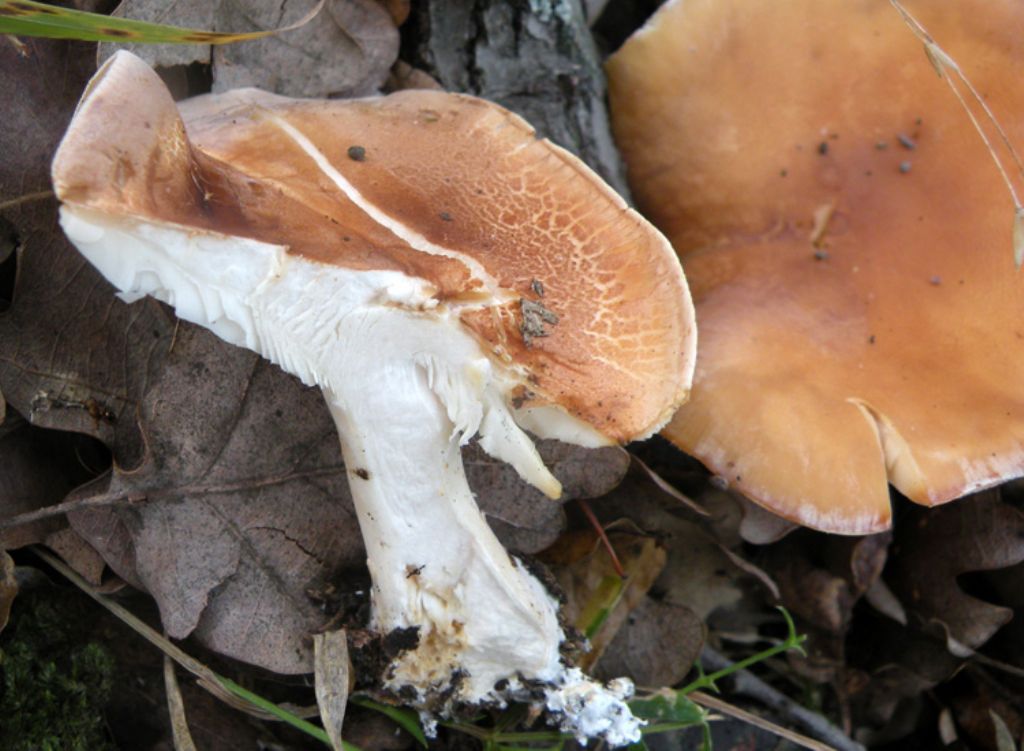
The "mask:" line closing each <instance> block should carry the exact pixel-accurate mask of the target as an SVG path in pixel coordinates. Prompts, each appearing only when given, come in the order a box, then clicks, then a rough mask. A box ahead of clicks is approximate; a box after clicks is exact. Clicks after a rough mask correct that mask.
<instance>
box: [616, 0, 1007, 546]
mask: <svg viewBox="0 0 1024 751" xmlns="http://www.w3.org/2000/svg"><path fill="white" fill-rule="evenodd" d="M906 5H907V6H908V8H909V9H910V11H911V12H913V13H914V14H915V15H916V16H917V17H918V18H919V19H920V20H921V21H922V22H923V24H924V26H925V27H926V28H927V29H928V30H929V31H930V32H931V34H932V36H934V37H935V39H936V41H937V42H938V43H939V44H940V45H941V46H942V47H943V48H944V49H945V50H946V51H947V52H949V53H950V54H951V55H952V57H953V58H954V59H956V60H957V61H958V62H959V64H960V66H961V68H962V69H963V70H964V71H965V73H966V74H967V75H968V76H969V77H970V78H971V80H972V81H973V83H974V84H975V86H976V87H977V88H978V89H979V90H980V91H981V92H982V93H983V95H984V96H986V98H987V101H988V102H989V104H990V106H991V107H992V109H993V110H994V112H995V114H996V116H997V117H998V118H999V119H1000V121H1001V123H1002V124H1003V125H1004V126H1005V127H1006V128H1007V130H1008V132H1009V136H1010V139H1011V141H1013V142H1015V143H1016V144H1017V145H1018V146H1020V145H1024V88H1022V87H1021V85H1020V82H1021V81H1022V80H1024V47H1022V45H1021V40H1022V39H1024V4H1021V3H1020V2H1018V1H1017V0H961V1H958V2H957V3H941V4H936V3H928V2H925V1H924V0H920V1H916V2H907V3H906ZM609 74H610V85H611V102H612V115H613V124H614V129H615V134H616V137H617V140H618V142H619V144H620V146H621V148H622V151H623V153H624V156H625V158H626V161H627V164H628V169H629V176H630V182H631V186H632V188H633V190H634V192H635V195H636V197H637V201H638V205H639V207H640V209H641V211H643V212H644V213H645V214H646V215H647V216H649V217H650V218H651V219H652V220H653V221H654V222H655V224H657V225H658V226H659V227H660V228H661V229H662V230H664V231H665V232H666V234H668V235H669V238H670V239H671V240H672V242H673V244H674V245H675V247H676V249H677V251H678V252H679V253H680V255H681V256H682V257H683V260H684V267H685V269H686V273H687V277H688V278H689V280H690V284H691V286H692V289H693V294H694V299H695V302H696V305H697V317H698V321H699V325H700V328H701V351H700V356H699V358H698V363H697V372H696V375H695V381H694V390H693V393H692V395H691V399H690V402H689V403H688V404H687V405H686V406H685V407H683V408H682V409H681V410H680V411H679V413H678V414H677V415H676V417H675V418H674V420H673V421H672V423H671V424H670V426H669V427H668V428H667V429H666V431H665V434H666V435H667V436H668V437H669V438H670V439H671V440H673V441H674V442H675V443H677V444H678V445H679V446H680V447H681V448H683V449H684V450H686V451H688V452H690V453H693V454H694V455H696V456H697V457H698V458H700V459H701V460H702V461H704V462H705V464H707V465H708V466H709V467H710V468H711V469H712V470H713V471H715V472H717V473H719V474H720V475H722V476H723V477H724V478H725V479H727V480H728V481H729V482H731V483H732V484H733V485H734V486H735V487H737V488H738V489H739V490H741V491H743V492H744V493H745V494H747V495H749V496H750V497H751V498H753V499H755V500H757V501H758V502H760V503H762V504H763V505H765V506H767V507H768V508H770V509H771V510H772V511H774V512H776V513H778V514H780V515H782V516H784V517H786V518H789V519H792V520H794V521H797V522H800V523H802V524H806V525H808V526H812V527H817V528H820V529H824V530H828V531H834V532H843V533H867V532H872V531H876V530H880V529H883V528H885V527H886V526H888V523H889V520H890V509H889V497H888V489H887V485H886V481H887V480H888V481H889V482H891V483H892V484H893V485H895V486H896V487H897V488H898V489H899V490H900V491H901V492H902V493H904V494H905V495H907V496H909V497H910V498H911V499H912V500H914V501H916V502H918V503H922V504H927V505H933V504H938V503H943V502H945V501H948V500H951V499H953V498H956V497H958V496H961V495H963V494H965V493H968V492H971V491H973V490H977V489H979V488H982V487H985V486H989V485H992V484H994V483H998V482H1000V481H1002V480H1005V479H1007V478H1010V477H1015V476H1018V475H1020V474H1021V473H1022V472H1024V390H1022V384H1024V280H1022V279H1021V277H1020V276H1019V275H1018V274H1017V273H1015V271H1014V266H1013V257H1012V252H1011V250H1012V249H1011V224H1012V216H1013V207H1012V203H1011V200H1010V198H1009V196H1008V193H1007V190H1006V187H1005V185H1004V184H1003V183H1002V181H1001V180H1000V177H999V174H998V172H997V171H996V169H995V167H994V166H993V164H992V160H991V157H990V156H989V154H988V152H987V151H986V149H985V146H984V144H983V143H982V141H981V140H980V139H979V137H978V135H977V133H976V132H975V131H974V129H973V128H972V125H971V123H970V121H969V119H968V118H967V116H966V115H965V114H964V112H963V111H962V110H961V109H960V107H959V105H958V103H957V100H956V98H955V97H954V96H953V95H952V93H951V92H950V91H949V89H948V87H947V84H946V83H945V82H944V81H942V80H941V79H940V78H938V77H937V76H936V73H935V70H934V69H933V68H932V66H931V65H930V64H929V63H928V60H927V58H926V56H925V55H924V54H923V52H922V49H921V45H920V43H919V42H918V41H917V40H916V39H915V37H914V36H913V35H912V34H911V32H910V31H909V30H908V29H907V27H906V26H905V25H904V24H903V22H902V21H901V20H900V18H899V16H898V14H897V13H896V12H895V11H894V10H893V8H892V7H891V5H890V3H889V2H888V0H856V1H853V2H851V1H850V0H791V1H790V2H786V3H778V2H772V1H771V0H745V1H744V2H723V1H722V0H686V1H685V2H680V1H676V2H671V3H669V4H668V5H667V6H665V7H663V8H662V9H661V10H660V11H659V13H658V14H657V16H656V17H655V18H654V19H652V21H651V23H650V24H649V25H648V27H647V28H646V29H644V30H643V31H642V32H640V33H638V34H636V35H635V36H634V37H633V38H632V39H631V40H630V41H628V42H627V43H626V44H625V45H624V46H623V48H622V50H621V51H620V52H618V53H617V54H616V55H615V56H614V57H613V58H612V60H611V61H610V63H609Z"/></svg>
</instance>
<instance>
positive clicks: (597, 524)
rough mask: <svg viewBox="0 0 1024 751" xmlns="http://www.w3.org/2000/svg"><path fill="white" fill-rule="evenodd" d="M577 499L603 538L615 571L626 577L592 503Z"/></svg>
mask: <svg viewBox="0 0 1024 751" xmlns="http://www.w3.org/2000/svg"><path fill="white" fill-rule="evenodd" d="M576 501H577V502H578V503H579V504H580V508H581V509H583V514H584V515H585V516H586V517H587V520H588V521H589V522H590V523H591V524H592V525H593V527H594V530H595V531H596V532H597V536H598V537H600V538H601V542H602V543H603V544H604V547H605V550H607V551H608V555H609V556H611V559H612V568H614V569H615V573H616V574H618V576H619V578H620V579H625V578H626V571H625V569H623V568H622V563H621V562H620V561H619V556H617V555H616V554H615V548H613V547H612V543H611V540H609V539H608V535H607V534H605V531H604V527H602V526H601V522H599V521H598V520H597V516H595V514H594V510H593V509H592V508H590V504H589V503H587V502H586V501H585V500H583V499H582V498H577V499H576Z"/></svg>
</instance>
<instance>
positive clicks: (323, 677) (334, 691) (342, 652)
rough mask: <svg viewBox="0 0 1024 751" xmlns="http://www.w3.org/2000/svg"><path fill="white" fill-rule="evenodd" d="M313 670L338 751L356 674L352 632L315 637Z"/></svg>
mask: <svg viewBox="0 0 1024 751" xmlns="http://www.w3.org/2000/svg"><path fill="white" fill-rule="evenodd" d="M313 673H314V679H315V685H316V703H317V706H318V707H319V708H320V720H321V722H322V723H323V726H324V730H326V731H327V735H328V737H329V738H330V739H331V745H332V746H333V747H334V751H342V744H341V726H342V725H343V724H344V722H345V708H346V707H347V706H348V692H349V690H350V689H351V687H352V678H353V676H352V662H351V661H350V660H349V657H348V636H347V635H346V634H345V630H344V629H340V630H338V631H327V632H325V633H320V634H316V635H315V636H314V637H313Z"/></svg>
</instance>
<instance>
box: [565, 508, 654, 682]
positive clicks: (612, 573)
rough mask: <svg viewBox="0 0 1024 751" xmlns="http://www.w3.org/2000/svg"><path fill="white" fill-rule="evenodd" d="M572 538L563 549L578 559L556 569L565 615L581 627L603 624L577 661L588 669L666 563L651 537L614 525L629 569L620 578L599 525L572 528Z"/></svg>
mask: <svg viewBox="0 0 1024 751" xmlns="http://www.w3.org/2000/svg"><path fill="white" fill-rule="evenodd" d="M630 526H632V525H630ZM567 538H568V539H566V541H565V545H566V548H567V549H566V550H564V551H562V553H563V554H565V555H568V556H569V557H572V558H575V560H573V561H572V562H571V563H569V564H568V565H566V566H563V567H560V568H559V569H558V570H557V572H556V577H557V578H558V584H559V586H560V587H561V589H562V591H563V592H564V593H565V600H566V602H565V606H564V609H563V613H564V616H565V618H566V620H568V621H569V622H570V623H573V624H574V625H575V626H576V628H578V629H580V631H585V630H586V629H588V628H590V627H591V626H592V624H595V623H600V627H599V628H598V629H597V630H596V632H595V633H593V634H592V635H591V636H590V645H591V650H590V651H589V652H587V653H586V654H585V655H583V656H582V657H581V658H580V659H579V661H578V662H579V665H580V667H582V668H583V669H584V670H589V669H590V667H591V666H593V665H594V664H595V663H597V661H598V660H600V659H601V655H602V654H603V653H604V651H605V649H606V648H607V647H608V645H609V644H610V643H611V641H612V639H614V638H615V634H616V633H618V631H619V629H620V628H621V627H622V624H623V623H625V621H626V618H627V617H628V616H629V614H630V612H631V611H633V609H634V608H636V607H637V606H638V605H640V603H642V602H643V601H644V600H645V599H646V597H647V591H648V590H649V589H650V588H651V584H653V583H654V580H655V579H657V577H658V575H659V574H660V573H661V571H662V569H664V567H665V551H664V549H662V548H661V546H659V545H658V543H657V541H656V540H654V539H653V538H652V537H646V536H644V535H642V534H638V533H637V532H636V531H633V530H624V531H618V530H613V529H610V530H609V531H608V540H609V543H610V544H611V547H612V549H613V550H615V553H616V555H617V557H618V559H619V561H620V563H621V564H622V570H623V571H624V572H625V574H626V575H625V578H620V577H619V575H618V573H617V572H616V570H615V566H614V564H613V563H612V559H611V556H610V555H609V554H608V551H607V550H606V549H605V548H604V546H603V545H602V544H601V541H600V539H599V538H598V536H597V533H596V532H595V531H594V530H590V529H588V530H581V531H580V532H578V533H570V534H569V535H567ZM555 547H556V548H557V547H558V545H557V544H556V546H555ZM580 553H583V555H580Z"/></svg>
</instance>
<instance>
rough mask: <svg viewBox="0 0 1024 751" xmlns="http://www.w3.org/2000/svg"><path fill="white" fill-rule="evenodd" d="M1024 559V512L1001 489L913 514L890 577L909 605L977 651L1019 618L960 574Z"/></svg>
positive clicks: (901, 533) (899, 537)
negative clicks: (964, 583)
mask: <svg viewBox="0 0 1024 751" xmlns="http://www.w3.org/2000/svg"><path fill="white" fill-rule="evenodd" d="M1022 561H1024V512H1022V511H1020V510H1019V509H1016V508H1014V507H1013V506H1011V505H1009V504H1007V503H1004V502H1003V501H1002V500H1001V499H1000V497H999V493H998V491H987V492H983V493H978V494H977V495H975V496H973V497H971V498H969V499H965V501H962V502H959V503H955V504H951V505H949V506H944V507H942V508H939V509H934V510H932V511H931V512H927V513H912V514H910V515H909V516H908V517H907V519H906V520H905V521H904V523H903V524H902V525H901V526H900V527H899V528H898V529H897V532H896V538H895V543H894V544H893V549H892V562H891V564H890V566H889V568H888V569H887V570H886V577H885V578H886V581H887V582H888V584H889V585H890V587H891V588H892V590H893V592H895V593H896V595H897V596H898V597H899V598H900V600H901V602H902V603H903V605H904V606H905V607H906V609H907V610H908V611H909V612H911V613H913V614H916V615H917V616H918V618H919V619H920V620H921V621H923V622H924V623H926V624H929V623H931V624H939V625H940V626H941V627H942V628H943V629H944V630H946V631H947V632H948V636H949V637H950V638H951V639H952V640H954V641H953V642H952V643H951V645H953V646H955V645H956V644H959V645H963V646H964V647H966V648H967V649H968V650H973V649H977V648H978V647H980V646H981V645H982V644H984V643H985V642H987V641H988V640H989V639H990V638H991V637H992V635H993V634H995V633H996V631H998V630H999V629H1000V628H1001V627H1002V626H1003V625H1005V624H1006V623H1007V622H1008V621H1009V620H1010V619H1011V618H1012V617H1013V611H1012V610H1010V609H1009V608H1006V607H1002V606H998V605H994V604H992V603H989V602H985V601H984V600H980V599H978V598H976V597H972V596H971V595H968V594H967V593H966V592H964V591H963V589H961V588H960V586H959V584H958V582H957V577H958V576H960V575H961V574H964V573H967V572H969V571H990V570H993V569H1000V568H1004V567H1007V566H1012V565H1014V564H1018V563H1021V562H1022Z"/></svg>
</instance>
